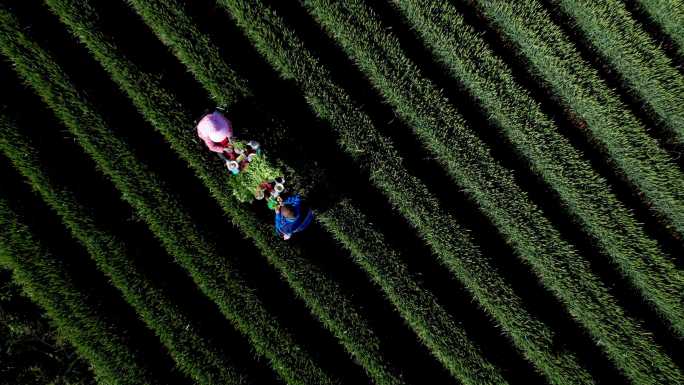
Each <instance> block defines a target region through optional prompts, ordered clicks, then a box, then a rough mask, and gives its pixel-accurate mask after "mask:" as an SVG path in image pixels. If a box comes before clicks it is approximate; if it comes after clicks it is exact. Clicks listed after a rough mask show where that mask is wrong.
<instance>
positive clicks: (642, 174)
mask: <svg viewBox="0 0 684 385" xmlns="http://www.w3.org/2000/svg"><path fill="white" fill-rule="evenodd" d="M473 3H475V4H476V5H477V7H478V8H479V9H480V11H481V12H482V13H483V14H484V15H485V16H486V17H487V18H489V19H490V20H491V22H492V23H493V24H494V25H495V27H496V28H497V29H498V30H500V31H501V33H502V34H504V35H505V37H506V38H507V39H509V40H510V41H511V42H513V43H514V44H515V46H516V48H517V49H518V52H519V53H520V55H521V56H523V57H524V58H525V60H526V61H527V63H528V65H529V68H530V70H531V72H532V73H533V74H534V75H535V76H537V77H538V78H539V79H540V81H541V82H542V83H543V84H545V85H546V86H548V87H549V88H550V89H551V90H552V91H553V92H554V94H556V95H557V96H558V98H559V100H560V101H561V102H562V104H563V105H564V106H565V107H566V108H567V109H568V110H570V111H572V112H573V114H576V116H577V117H579V118H581V119H582V120H583V122H584V123H586V131H588V132H587V135H588V136H589V137H590V139H591V140H592V141H593V142H594V143H595V145H596V146H597V147H598V148H599V149H600V150H601V151H602V152H604V153H606V155H607V156H608V157H609V158H610V159H611V160H612V161H611V164H612V165H613V166H614V167H615V168H616V170H617V171H618V172H619V173H621V174H622V175H623V176H624V178H625V179H626V180H627V181H628V182H629V183H630V184H631V185H632V186H633V187H634V188H635V190H637V191H640V192H641V193H643V194H644V197H645V198H646V200H647V201H648V202H649V203H650V205H651V207H652V209H653V211H654V213H656V214H658V215H659V216H660V217H661V218H662V220H663V222H664V223H665V224H667V225H668V226H669V227H670V228H671V229H672V230H673V231H674V232H676V233H678V234H679V236H680V237H684V174H683V173H682V172H681V170H679V169H678V168H677V166H676V165H675V164H674V162H673V161H672V159H671V158H670V156H669V155H668V154H667V153H666V152H665V151H664V150H663V149H662V148H660V147H659V145H658V143H657V142H656V141H655V140H654V139H653V138H651V137H649V135H648V134H647V133H646V129H645V127H644V126H643V124H642V123H641V122H640V121H639V120H638V119H637V118H636V117H635V116H634V115H633V114H632V113H631V112H630V111H629V110H628V108H627V106H625V105H624V103H622V102H621V101H620V100H619V98H618V96H617V95H616V94H615V92H614V91H612V90H611V89H610V88H609V87H608V86H607V85H606V84H605V82H604V81H603V80H601V78H600V76H599V74H598V71H597V70H596V69H594V68H592V67H591V66H590V65H589V64H587V63H586V62H585V61H584V60H582V58H581V56H580V54H579V53H578V52H577V50H576V48H575V46H574V45H573V43H572V42H571V41H570V40H569V38H568V37H567V36H566V35H565V34H564V33H563V32H562V31H561V29H560V28H559V27H558V26H557V25H555V24H554V23H553V22H552V21H551V16H550V15H549V13H548V12H547V11H545V10H544V9H543V7H542V6H541V5H539V4H538V3H536V2H534V1H532V0H525V1H516V2H492V1H484V0H477V1H475V2H473ZM680 104H681V103H680ZM579 126H580V127H584V124H580V125H579Z"/></svg>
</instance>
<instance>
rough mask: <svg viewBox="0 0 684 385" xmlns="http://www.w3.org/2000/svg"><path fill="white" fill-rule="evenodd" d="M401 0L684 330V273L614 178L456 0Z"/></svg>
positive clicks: (592, 231) (597, 237)
mask: <svg viewBox="0 0 684 385" xmlns="http://www.w3.org/2000/svg"><path fill="white" fill-rule="evenodd" d="M395 4H396V5H397V6H398V7H399V8H400V10H401V11H402V12H403V14H404V16H405V17H406V19H407V20H408V22H409V23H410V25H411V27H413V28H414V29H415V30H416V31H417V32H418V33H419V34H420V36H421V37H422V41H423V42H424V43H425V45H426V46H428V47H430V49H431V51H432V52H433V54H434V55H435V57H436V58H437V59H438V60H439V61H440V62H442V63H443V64H444V65H445V66H446V67H447V68H448V69H449V71H450V73H451V74H452V76H453V77H454V78H455V79H456V80H458V81H460V82H461V83H462V84H463V85H464V86H465V87H466V88H467V90H468V91H469V92H470V94H471V95H472V97H474V98H475V99H476V100H477V102H478V103H479V104H480V105H481V106H482V107H484V109H485V110H486V112H487V117H488V118H489V119H490V121H491V122H492V123H493V125H494V126H496V127H497V128H498V129H499V131H500V132H501V134H502V135H503V136H505V137H507V138H508V139H509V140H510V142H511V143H512V144H513V145H515V148H516V150H517V152H518V153H519V154H521V155H522V156H523V157H524V158H525V159H527V160H528V161H529V163H528V164H529V165H530V166H531V168H532V170H534V171H535V173H536V174H537V175H539V177H540V178H541V179H542V180H544V181H545V182H546V183H547V184H548V185H549V186H551V187H552V188H553V189H554V190H555V191H556V193H557V194H558V196H559V197H560V199H561V200H562V201H563V202H564V203H565V206H566V207H567V209H568V211H569V212H570V213H571V214H572V215H573V217H574V218H575V221H576V222H577V223H578V224H579V225H580V226H581V228H583V229H584V231H585V232H586V233H588V234H589V235H591V236H592V238H593V239H594V241H595V242H596V244H598V245H599V246H600V247H601V249H602V250H603V252H604V253H605V254H607V255H608V256H609V257H610V258H611V259H612V261H613V262H614V263H615V264H616V265H617V266H619V269H620V271H621V272H622V274H623V275H624V276H625V277H627V278H628V279H630V280H631V282H632V283H633V285H634V286H635V287H636V288H638V289H639V290H640V291H641V293H642V295H643V297H644V299H646V300H647V301H650V302H651V303H652V304H653V305H654V306H655V308H656V309H657V310H659V311H660V312H661V313H662V314H663V315H664V317H665V318H666V319H668V320H670V322H671V323H672V325H673V327H674V328H675V329H676V330H677V331H678V333H679V334H680V335H684V303H682V301H681V293H682V292H684V274H682V272H681V271H680V270H678V269H677V268H676V266H675V265H674V263H673V262H672V260H671V258H670V256H667V255H666V254H665V253H664V252H663V250H662V249H661V248H660V246H659V245H658V243H657V242H656V241H655V240H653V239H651V238H649V236H648V235H647V234H646V232H645V230H644V228H643V225H640V224H638V223H637V221H636V219H635V218H634V217H633V215H632V213H631V212H630V211H629V210H627V208H625V206H624V205H623V204H622V203H621V202H619V201H618V199H617V198H616V196H615V195H614V194H613V192H612V191H611V187H610V186H609V185H608V183H607V182H606V181H605V180H604V179H602V178H601V176H600V175H598V173H597V172H595V171H594V170H593V169H592V167H591V164H590V163H589V162H588V161H587V160H586V159H584V158H583V157H582V154H581V153H580V152H579V151H577V150H576V149H575V148H574V147H573V146H572V145H571V144H570V143H569V142H568V140H567V139H566V138H564V137H563V136H562V135H561V134H560V133H559V132H558V127H557V126H556V124H555V123H554V122H553V120H552V119H551V118H550V117H549V116H548V115H546V114H544V112H543V111H542V108H541V105H540V104H539V102H537V101H536V100H535V99H534V98H533V96H532V95H531V94H530V93H529V91H527V90H526V89H525V88H523V87H522V86H521V85H520V84H519V83H518V82H517V81H516V79H515V77H514V76H513V73H512V71H511V69H510V68H509V67H508V66H507V64H506V63H505V62H504V61H503V60H502V59H501V58H499V57H498V56H496V55H495V54H494V52H493V51H492V49H491V48H490V47H489V46H488V45H487V43H486V42H485V41H484V40H483V39H482V38H481V37H480V36H478V34H477V33H476V32H475V30H474V29H473V28H472V27H470V26H468V25H467V24H466V23H465V20H464V19H463V17H462V16H461V15H460V14H459V13H458V11H457V10H456V9H455V8H454V7H453V6H452V5H450V4H447V3H444V2H439V1H429V0H428V1H416V0H397V1H395Z"/></svg>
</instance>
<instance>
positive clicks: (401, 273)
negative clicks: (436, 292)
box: [319, 200, 506, 385]
mask: <svg viewBox="0 0 684 385" xmlns="http://www.w3.org/2000/svg"><path fill="white" fill-rule="evenodd" d="M348 218H354V221H349V220H348ZM319 219H320V221H321V223H322V224H323V226H324V227H325V228H326V229H327V230H328V231H329V232H330V233H331V234H334V235H335V237H336V238H337V239H338V240H339V241H340V242H341V243H342V244H343V245H344V247H346V248H347V249H349V251H350V252H351V254H352V256H353V258H354V260H355V261H356V263H358V264H359V265H361V266H362V267H363V268H364V270H365V271H366V272H368V274H369V275H370V277H371V278H372V279H373V281H375V283H376V284H377V285H378V286H380V287H382V289H383V290H384V291H385V293H386V294H387V297H388V298H389V299H390V301H392V303H393V304H394V306H395V307H396V308H397V309H398V310H399V312H400V313H401V315H402V317H404V319H405V320H406V322H408V323H409V325H411V328H413V330H415V331H416V333H417V334H418V336H419V337H420V340H421V341H422V342H423V343H424V344H425V346H427V347H428V348H429V349H430V350H431V351H432V353H433V354H434V355H435V357H437V359H438V360H439V361H440V362H441V363H442V364H443V365H444V367H446V368H447V369H448V370H449V371H450V372H451V373H452V375H453V376H454V377H456V378H458V379H459V380H460V381H461V382H462V383H464V384H471V385H476V384H505V383H506V381H505V380H504V378H503V377H502V375H501V373H500V371H499V370H498V369H497V368H496V367H494V366H493V365H492V364H490V363H489V362H487V361H486V360H485V359H483V357H482V355H481V353H480V352H479V349H478V348H476V347H475V346H474V345H472V344H471V343H470V342H469V339H468V336H467V334H466V332H465V330H463V328H462V327H460V326H459V325H458V324H457V323H456V321H455V320H454V319H453V317H452V316H451V315H449V313H448V312H447V311H446V310H445V309H444V308H443V307H442V306H441V305H440V304H439V303H438V302H437V299H436V298H435V297H434V296H433V295H432V294H431V293H430V292H429V291H427V290H426V289H425V288H423V287H421V285H420V284H418V283H417V282H416V281H415V279H414V278H413V277H412V274H411V273H410V272H409V271H408V267H407V266H406V264H405V263H404V262H403V261H402V260H401V256H400V254H399V252H398V251H397V250H394V249H392V248H391V247H390V246H389V245H387V244H386V243H385V240H384V237H383V236H382V234H380V233H378V232H377V231H372V230H371V229H372V228H373V226H372V224H371V223H370V222H369V220H368V218H366V217H365V216H364V214H363V213H362V212H361V211H360V210H359V209H357V208H355V207H354V206H353V204H352V203H351V202H350V201H348V200H343V201H340V202H338V203H337V204H336V205H335V206H333V207H332V208H331V210H330V211H329V212H326V213H322V214H319ZM350 222H351V223H350ZM369 230H371V231H369Z"/></svg>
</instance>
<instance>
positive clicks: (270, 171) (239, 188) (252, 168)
mask: <svg viewBox="0 0 684 385" xmlns="http://www.w3.org/2000/svg"><path fill="white" fill-rule="evenodd" d="M282 175H283V173H282V172H280V171H278V169H276V168H275V167H273V166H272V165H271V164H270V163H269V162H268V161H267V160H266V159H265V157H264V155H257V156H255V157H254V159H253V160H252V161H251V162H250V163H249V165H248V166H247V168H246V169H245V170H242V171H240V173H238V174H237V175H231V176H230V188H231V189H232V190H233V195H234V196H235V198H236V199H237V200H238V201H239V202H252V201H253V200H254V193H255V192H256V190H257V188H258V187H259V185H260V184H261V183H262V182H269V181H272V180H274V179H275V178H277V177H279V176H282Z"/></svg>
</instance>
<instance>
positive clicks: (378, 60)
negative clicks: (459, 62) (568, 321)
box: [305, 0, 684, 383]
mask: <svg viewBox="0 0 684 385" xmlns="http://www.w3.org/2000/svg"><path fill="white" fill-rule="evenodd" d="M305 4H306V5H307V8H308V9H309V10H310V12H311V13H312V14H313V15H314V16H315V17H316V18H317V19H318V21H319V22H320V23H321V25H322V26H323V27H324V28H325V29H326V31H328V32H329V33H330V35H331V36H333V37H334V38H336V39H337V41H338V42H339V43H340V45H341V46H342V47H343V48H344V50H345V51H346V52H347V54H348V55H349V56H351V57H352V58H353V59H354V62H355V63H356V64H357V65H358V66H359V67H360V68H361V69H362V70H363V71H364V73H365V74H366V76H367V77H368V78H369V79H370V80H371V82H372V83H373V84H374V86H375V87H376V88H377V89H378V91H379V92H381V93H382V95H383V96H384V97H385V99H386V101H387V102H388V103H390V104H391V105H392V107H393V108H394V110H395V111H396V112H397V114H398V115H399V116H400V117H401V118H403V119H404V120H405V121H406V122H407V123H408V124H409V125H410V126H411V127H412V128H413V130H414V133H415V134H416V135H417V136H418V137H419V138H420V139H421V140H422V141H423V142H424V143H425V144H426V147H427V148H428V150H429V151H430V152H431V153H433V154H435V156H436V157H437V159H438V161H439V162H440V163H441V164H442V166H443V167H444V168H445V170H446V171H447V172H448V174H449V175H450V176H451V178H452V179H453V180H454V182H456V183H457V184H458V185H459V186H460V187H461V188H463V189H465V191H466V193H467V194H468V195H469V197H470V199H472V200H473V201H475V202H476V203H477V204H478V205H479V206H480V210H481V211H482V213H483V214H485V215H486V216H487V217H488V218H489V219H490V220H491V221H492V223H494V224H495V225H496V227H497V228H498V230H499V231H500V232H501V233H502V235H503V236H504V237H505V238H506V240H507V241H508V243H509V244H510V245H511V246H512V247H513V249H514V250H515V252H516V253H517V255H518V257H520V258H521V259H522V260H523V261H524V262H526V263H528V264H529V265H530V266H531V267H532V268H533V270H534V271H535V272H536V274H537V276H538V277H539V280H540V281H541V282H542V284H543V285H544V286H545V287H547V288H548V289H549V290H550V291H551V292H553V294H554V295H555V296H556V297H557V298H558V299H559V300H560V301H561V302H562V303H564V305H565V306H566V308H567V309H568V312H569V313H570V314H571V315H572V316H573V317H574V318H575V319H576V320H577V321H578V322H580V323H581V324H582V325H583V326H584V327H585V328H586V329H587V331H588V332H589V333H590V334H591V335H592V336H593V337H594V339H595V340H596V341H601V343H602V345H603V349H604V351H605V352H606V353H607V354H608V356H609V357H610V358H611V359H612V360H613V362H615V364H616V365H617V366H618V367H620V368H621V369H622V370H623V371H624V372H625V374H626V375H627V376H629V377H630V378H632V379H633V380H635V381H644V382H647V381H651V382H654V383H656V382H677V381H684V374H682V372H681V371H680V370H679V369H678V368H677V366H676V365H675V363H674V361H673V360H672V359H671V358H670V357H668V356H667V355H666V354H665V352H664V350H663V349H662V348H661V347H660V346H659V345H658V344H656V342H655V341H654V340H653V338H651V337H650V336H648V335H647V334H646V332H645V330H644V329H643V327H642V325H640V324H639V322H638V321H637V320H635V319H633V318H631V317H630V316H628V315H627V314H625V312H624V310H623V309H622V308H621V307H620V306H619V305H618V303H617V300H616V299H615V298H614V297H613V296H612V295H611V294H610V292H609V291H608V288H607V287H606V285H605V284H603V283H602V282H601V281H600V280H599V278H598V277H597V276H596V275H595V274H594V273H593V272H592V271H591V266H590V265H589V261H588V260H586V259H585V258H582V256H580V255H579V254H578V253H577V251H576V250H575V249H574V247H573V246H572V245H570V244H569V243H568V242H566V241H565V240H564V239H563V238H562V236H561V234H560V233H559V232H558V231H557V230H556V229H555V228H554V227H553V225H552V224H551V222H550V221H549V220H548V219H547V218H545V217H544V215H543V213H542V212H541V210H540V209H539V208H538V207H536V206H535V204H534V203H533V202H532V201H531V199H529V197H528V196H527V194H526V193H525V192H524V191H523V190H522V189H521V188H520V187H519V186H518V185H517V183H516V182H515V179H514V177H513V174H512V172H511V171H510V170H508V169H506V168H504V167H502V166H501V165H500V164H498V162H496V160H495V159H494V158H493V157H492V156H491V155H490V153H489V149H488V148H487V147H486V145H485V144H484V143H482V142H481V141H480V140H479V139H478V138H477V136H476V135H475V133H474V132H473V131H472V129H470V127H469V126H468V125H467V123H466V122H465V120H464V119H463V117H462V116H461V115H460V114H459V113H458V112H457V111H456V110H455V108H454V107H453V106H452V105H451V104H450V103H449V102H448V100H447V99H446V98H445V97H444V96H442V94H441V93H440V92H439V90H438V89H437V88H436V87H435V86H434V84H432V83H431V82H430V81H429V80H428V79H427V78H425V77H423V76H422V74H421V72H420V70H419V69H418V68H417V66H416V65H415V64H414V63H412V62H411V60H410V59H409V58H408V57H407V56H406V55H405V54H404V53H403V51H402V50H401V48H400V45H399V41H398V39H396V37H394V36H393V35H392V34H391V32H390V31H389V30H388V29H387V28H386V27H385V26H384V25H383V24H382V23H381V21H380V20H379V18H378V17H377V16H376V15H375V14H374V13H373V11H372V10H371V9H370V8H368V7H367V6H365V5H364V4H363V3H362V2H361V1H360V0H348V1H345V2H344V3H340V2H334V1H332V0H306V1H305ZM350 14H352V15H354V18H353V19H351V20H350V19H349V18H348V17H347V16H346V15H350ZM675 303H676V301H675ZM599 309H600V311H599Z"/></svg>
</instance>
